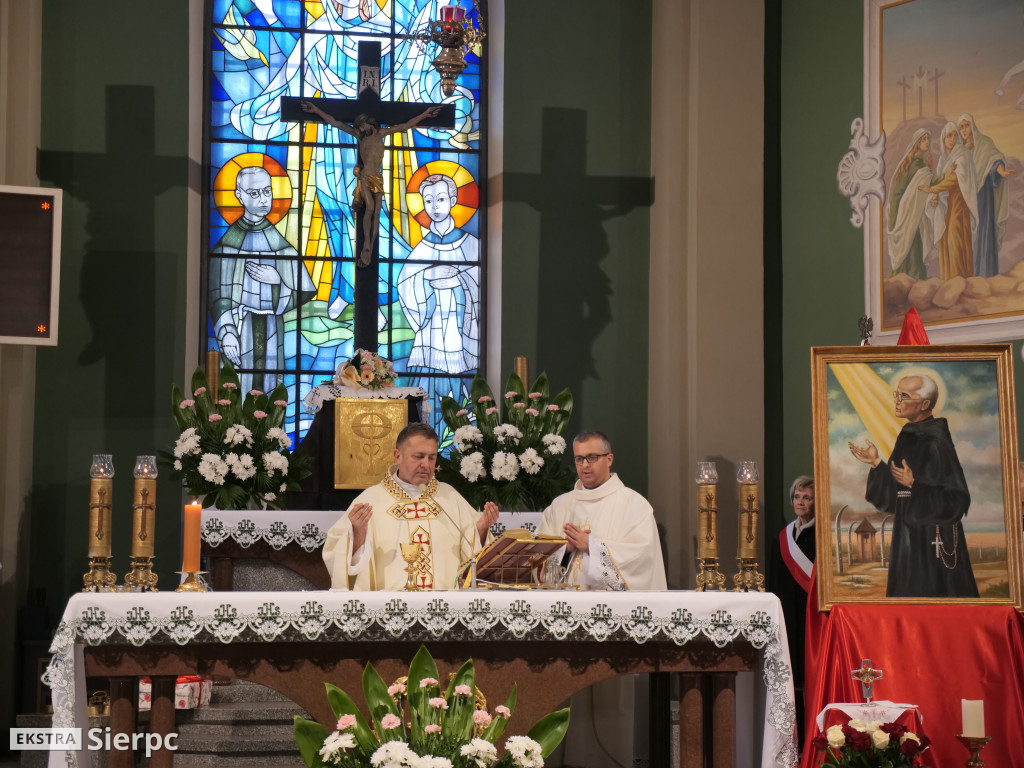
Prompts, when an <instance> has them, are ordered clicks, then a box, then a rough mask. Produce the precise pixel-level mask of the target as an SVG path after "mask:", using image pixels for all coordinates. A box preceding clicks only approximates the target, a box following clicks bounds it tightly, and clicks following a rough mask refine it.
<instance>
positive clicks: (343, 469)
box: [334, 397, 409, 488]
mask: <svg viewBox="0 0 1024 768" xmlns="http://www.w3.org/2000/svg"><path fill="white" fill-rule="evenodd" d="M408 423H409V404H408V402H407V401H406V400H405V399H404V398H401V399H397V400H388V399H376V398H374V399H364V398H357V397H339V398H338V399H337V400H335V401H334V487H335V488H369V487H370V486H371V485H376V484H377V483H379V482H380V481H381V480H383V479H384V473H385V472H387V469H388V466H389V465H390V464H391V463H392V459H393V457H392V451H393V450H394V448H395V438H396V437H398V433H399V432H401V431H402V427H404V426H405V425H406V424H408Z"/></svg>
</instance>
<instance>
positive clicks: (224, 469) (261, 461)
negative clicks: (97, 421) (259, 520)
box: [159, 363, 311, 509]
mask: <svg viewBox="0 0 1024 768" xmlns="http://www.w3.org/2000/svg"><path fill="white" fill-rule="evenodd" d="M219 380H220V385H219V386H218V387H217V391H216V392H211V391H210V389H209V383H208V382H207V380H206V375H205V374H204V373H203V371H202V369H199V368H197V369H196V372H195V373H194V374H192V386H191V393H190V394H189V395H188V396H187V397H186V396H185V394H184V393H183V392H182V391H181V390H180V389H179V388H178V385H177V384H175V385H174V388H173V389H172V392H171V404H172V408H173V411H174V419H175V421H176V422H177V423H178V428H179V429H180V430H181V435H179V437H178V439H177V440H176V441H175V443H174V448H173V450H171V451H160V452H159V457H160V463H161V464H162V465H163V466H165V467H167V468H168V469H170V470H171V475H170V477H171V479H172V480H180V481H181V483H182V484H183V485H184V486H185V487H186V488H187V489H188V491H189V493H191V494H192V495H194V496H196V497H204V501H203V505H204V506H207V507H210V506H217V507H218V508H220V509H245V508H246V507H247V506H248V505H250V504H252V505H254V506H256V507H260V506H263V505H266V506H268V507H271V508H274V509H280V508H281V505H282V496H281V494H283V493H284V492H285V491H297V490H299V482H300V481H301V480H302V479H304V478H306V477H308V476H309V474H310V468H309V467H310V463H311V462H310V460H309V458H308V457H306V456H304V455H302V454H296V453H293V452H292V451H291V447H292V439H291V437H290V436H289V435H288V433H287V432H285V430H284V429H283V427H282V425H283V424H284V417H285V410H286V409H287V407H288V402H287V399H288V391H287V390H286V389H285V386H284V385H283V384H279V385H278V386H277V388H275V389H274V391H273V392H270V393H267V392H262V391H260V390H257V389H253V390H250V391H249V392H247V393H245V394H244V396H243V394H242V393H241V392H240V391H239V384H238V375H237V374H236V373H235V371H234V368H232V367H231V364H230V363H225V364H224V367H223V368H221V370H220V376H219Z"/></svg>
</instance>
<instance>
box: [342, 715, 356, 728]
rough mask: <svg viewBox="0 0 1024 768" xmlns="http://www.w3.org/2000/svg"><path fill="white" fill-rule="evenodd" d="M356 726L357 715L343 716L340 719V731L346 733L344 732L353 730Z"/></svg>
mask: <svg viewBox="0 0 1024 768" xmlns="http://www.w3.org/2000/svg"><path fill="white" fill-rule="evenodd" d="M355 724H356V716H355V715H342V716H341V717H340V718H338V730H339V731H344V730H346V729H348V728H351V727H352V726H353V725H355Z"/></svg>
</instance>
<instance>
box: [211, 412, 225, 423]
mask: <svg viewBox="0 0 1024 768" xmlns="http://www.w3.org/2000/svg"><path fill="white" fill-rule="evenodd" d="M223 418H224V417H223V416H221V415H220V414H219V413H211V414H210V421H220V420H221V419H223Z"/></svg>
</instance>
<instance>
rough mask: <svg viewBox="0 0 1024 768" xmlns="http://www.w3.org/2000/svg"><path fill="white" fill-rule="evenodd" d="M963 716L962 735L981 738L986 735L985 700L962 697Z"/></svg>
mask: <svg viewBox="0 0 1024 768" xmlns="http://www.w3.org/2000/svg"><path fill="white" fill-rule="evenodd" d="M960 709H961V714H962V716H963V733H962V734H961V735H962V736H968V737H973V738H981V737H983V736H984V735H985V702H984V701H980V700H974V701H972V700H970V699H960Z"/></svg>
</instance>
